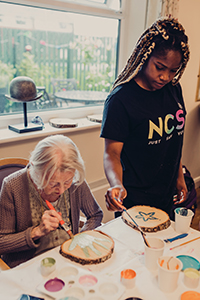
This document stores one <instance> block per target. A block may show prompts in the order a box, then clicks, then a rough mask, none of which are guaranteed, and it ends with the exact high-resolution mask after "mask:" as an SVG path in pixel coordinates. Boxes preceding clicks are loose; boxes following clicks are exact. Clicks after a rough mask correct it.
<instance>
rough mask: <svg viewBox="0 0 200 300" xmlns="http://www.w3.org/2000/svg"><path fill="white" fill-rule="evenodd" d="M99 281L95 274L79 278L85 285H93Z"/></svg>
mask: <svg viewBox="0 0 200 300" xmlns="http://www.w3.org/2000/svg"><path fill="white" fill-rule="evenodd" d="M97 281H98V280H97V278H96V277H95V276H93V275H84V276H81V277H80V278H79V283H80V284H81V285H83V286H93V285H95V284H96V283H97Z"/></svg>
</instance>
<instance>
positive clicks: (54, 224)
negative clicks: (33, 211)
mask: <svg viewBox="0 0 200 300" xmlns="http://www.w3.org/2000/svg"><path fill="white" fill-rule="evenodd" d="M60 220H61V216H60V214H59V213H58V212H56V211H54V210H46V211H45V212H44V214H43V216H42V219H41V222H40V224H39V225H38V226H36V227H35V228H33V230H32V232H31V238H32V239H34V240H35V239H38V238H40V237H42V236H45V235H47V234H49V233H50V232H51V231H53V230H56V229H57V228H58V226H59V221H60Z"/></svg>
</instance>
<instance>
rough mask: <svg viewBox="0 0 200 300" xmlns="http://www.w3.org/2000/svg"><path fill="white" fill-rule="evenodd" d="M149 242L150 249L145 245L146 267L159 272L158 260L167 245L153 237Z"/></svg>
mask: <svg viewBox="0 0 200 300" xmlns="http://www.w3.org/2000/svg"><path fill="white" fill-rule="evenodd" d="M147 241H148V243H149V245H150V247H148V246H147V245H146V244H145V254H144V255H145V256H144V257H145V266H146V268H147V269H149V270H157V269H158V264H157V260H158V258H159V257H160V256H162V255H163V251H164V247H165V243H164V242H163V240H161V239H158V238H152V237H151V238H147Z"/></svg>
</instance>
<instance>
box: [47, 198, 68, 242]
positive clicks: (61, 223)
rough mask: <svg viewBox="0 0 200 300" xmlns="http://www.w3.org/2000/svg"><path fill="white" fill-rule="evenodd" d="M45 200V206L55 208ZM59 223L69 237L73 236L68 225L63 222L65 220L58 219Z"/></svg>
mask: <svg viewBox="0 0 200 300" xmlns="http://www.w3.org/2000/svg"><path fill="white" fill-rule="evenodd" d="M45 202H46V204H47V206H48V207H49V208H50V209H52V210H55V208H54V207H53V205H52V204H51V203H50V202H49V201H48V200H45ZM55 211H56V210H55ZM59 223H60V225H61V226H62V228H63V229H64V230H65V231H66V232H67V233H68V235H69V237H70V238H71V239H72V238H73V237H74V236H73V233H72V232H71V230H70V229H69V226H68V225H67V224H66V223H65V221H64V220H60V221H59Z"/></svg>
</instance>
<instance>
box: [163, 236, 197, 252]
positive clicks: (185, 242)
mask: <svg viewBox="0 0 200 300" xmlns="http://www.w3.org/2000/svg"><path fill="white" fill-rule="evenodd" d="M198 239H200V236H199V237H197V238H195V239H193V240H190V241H187V242H185V243H182V244H180V245H177V246H174V247H172V248H170V249H169V250H173V249H174V248H177V247H181V246H184V245H186V244H188V243H191V242H193V241H196V240H198Z"/></svg>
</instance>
